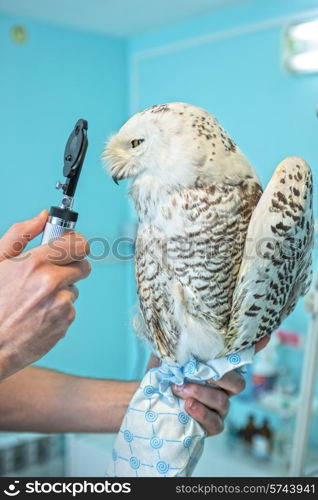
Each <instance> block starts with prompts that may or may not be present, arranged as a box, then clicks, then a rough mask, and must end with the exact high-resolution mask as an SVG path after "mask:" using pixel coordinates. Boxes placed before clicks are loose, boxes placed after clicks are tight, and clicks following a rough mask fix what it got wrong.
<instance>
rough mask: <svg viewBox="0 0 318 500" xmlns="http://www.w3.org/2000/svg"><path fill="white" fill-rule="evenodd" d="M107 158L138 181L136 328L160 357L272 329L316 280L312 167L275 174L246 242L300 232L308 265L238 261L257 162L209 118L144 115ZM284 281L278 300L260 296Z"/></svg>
mask: <svg viewBox="0 0 318 500" xmlns="http://www.w3.org/2000/svg"><path fill="white" fill-rule="evenodd" d="M105 158H106V159H107V161H108V163H109V166H110V171H111V174H112V176H113V177H114V178H115V179H117V180H120V179H123V178H127V177H133V178H134V180H133V184H132V188H131V194H132V197H133V200H134V202H135V206H136V210H137V213H138V217H139V228H138V235H137V241H136V279H137V284H138V293H139V301H140V317H139V319H138V330H139V333H140V334H141V335H142V336H143V337H144V338H146V339H147V341H148V342H149V343H150V345H151V346H152V348H153V350H154V351H155V352H157V354H158V355H160V356H161V357H164V358H166V359H168V360H170V361H171V360H174V361H177V362H179V363H180V364H184V363H185V362H186V361H187V360H188V359H189V357H190V356H195V357H196V358H198V359H200V360H203V361H205V360H208V359H212V358H213V357H217V356H220V355H224V354H229V353H230V352H232V351H237V350H240V349H241V348H243V347H247V346H248V345H252V344H253V343H254V342H255V341H256V340H257V339H259V338H261V337H262V336H264V335H266V334H268V333H271V327H272V326H273V329H274V326H275V328H276V327H277V326H278V323H279V321H280V320H281V319H282V318H283V317H284V315H286V314H288V313H289V312H290V311H291V310H292V308H293V307H294V306H295V303H296V301H297V298H298V297H299V295H301V294H303V293H304V291H305V288H306V287H305V282H306V283H307V282H308V279H309V274H310V273H309V268H310V252H311V247H312V237H311V232H312V219H311V217H312V206H311V196H312V194H311V177H310V170H309V168H308V166H307V165H306V164H305V162H303V161H302V160H300V159H295V158H291V159H287V160H286V161H285V163H284V162H283V164H281V165H280V166H279V167H278V169H277V171H276V174H275V175H274V178H273V180H272V182H271V183H270V185H269V186H268V188H267V189H266V191H265V193H264V195H263V196H262V198H261V201H260V204H259V205H258V206H257V209H256V211H255V214H254V215H253V218H252V222H251V225H250V227H249V232H248V240H247V244H246V247H245V251H246V250H247V246H248V241H249V239H250V238H252V239H253V240H254V241H255V242H256V244H257V245H259V240H260V238H264V237H269V236H270V237H271V238H273V237H275V236H276V235H277V236H278V240H279V242H278V243H280V244H281V243H282V241H283V240H284V236H286V235H287V234H288V237H290V236H291V235H292V236H293V237H294V236H295V235H296V234H297V236H299V239H300V242H299V243H300V246H301V249H302V256H301V258H300V259H298V261H297V262H295V260H294V261H293V262H294V263H292V262H291V261H288V264H286V261H284V262H283V263H281V262H280V263H278V261H277V259H276V257H275V259H274V258H273V257H270V258H269V259H267V260H266V259H265V257H264V258H262V257H259V256H257V258H255V259H254V260H253V259H252V260H248V259H247V258H246V255H244V259H243V263H242V265H241V262H242V258H243V252H244V246H245V240H246V234H247V231H248V226H249V222H250V219H251V216H252V213H253V211H254V209H255V207H256V205H257V203H258V202H259V199H260V197H261V194H262V190H261V188H260V185H259V181H258V178H257V175H256V173H255V171H254V169H253V167H252V166H251V165H250V163H249V162H248V160H247V159H246V158H245V156H244V155H243V153H242V152H241V151H240V150H239V149H238V148H237V146H236V145H235V144H234V142H233V141H232V140H231V139H230V137H229V136H228V135H227V133H226V132H225V131H224V130H223V129H222V127H220V125H219V124H218V122H217V121H216V119H215V118H213V117H212V116H211V115H210V114H209V113H208V112H207V111H205V110H203V109H201V108H196V107H195V106H191V105H188V104H184V103H170V104H166V105H160V106H154V107H152V108H149V109H148V110H145V111H143V112H141V113H138V114H137V115H135V116H133V117H132V118H131V119H130V120H129V121H128V122H127V123H126V124H125V125H124V126H123V127H122V128H121V129H120V131H119V133H118V134H117V135H115V136H114V137H113V138H111V139H110V141H109V143H108V145H107V148H106V150H105ZM290 176H291V177H290ZM282 179H283V180H282ZM278 187H279V188H278ZM280 188H281V189H280ZM287 222H288V227H289V229H288V230H287V229H286V224H287ZM281 224H282V226H281ZM277 225H278V228H276V226H277ZM272 226H274V227H275V228H276V229H274V230H272V229H271V228H272ZM304 228H305V229H304ZM275 230H276V232H277V234H276V233H275ZM265 260H266V262H265ZM283 275H284V279H283V278H282V276H283ZM238 276H239V281H238V283H237V277H238ZM260 277H261V278H262V283H263V285H262V286H261V287H260V286H259V285H260V284H259V283H258V282H259V281H261V280H260ZM277 279H279V280H280V281H281V283H280V284H279V285H275V284H274V287H275V286H279V289H278V292H277V293H278V295H279V297H278V299H276V298H275V297H274V298H272V297H271V295H270V294H269V293H263V292H264V290H263V289H264V288H266V287H270V286H271V284H272V282H274V283H276V282H277ZM233 294H234V296H233ZM255 295H256V297H255ZM258 295H260V297H258ZM233 297H234V300H233ZM253 307H254V308H253ZM251 308H252V310H250V309H251ZM259 311H261V313H259V314H258V312H259Z"/></svg>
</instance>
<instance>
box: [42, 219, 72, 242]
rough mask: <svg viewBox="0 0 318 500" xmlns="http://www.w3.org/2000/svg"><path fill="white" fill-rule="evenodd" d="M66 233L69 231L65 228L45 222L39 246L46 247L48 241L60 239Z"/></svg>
mask: <svg viewBox="0 0 318 500" xmlns="http://www.w3.org/2000/svg"><path fill="white" fill-rule="evenodd" d="M66 231H69V229H67V228H66V227H62V226H59V225H58V224H51V222H47V223H46V226H45V229H44V232H43V236H42V241H41V245H46V244H47V243H49V242H50V241H53V240H57V238H60V237H61V236H62V235H63V234H64V233H65V232H66Z"/></svg>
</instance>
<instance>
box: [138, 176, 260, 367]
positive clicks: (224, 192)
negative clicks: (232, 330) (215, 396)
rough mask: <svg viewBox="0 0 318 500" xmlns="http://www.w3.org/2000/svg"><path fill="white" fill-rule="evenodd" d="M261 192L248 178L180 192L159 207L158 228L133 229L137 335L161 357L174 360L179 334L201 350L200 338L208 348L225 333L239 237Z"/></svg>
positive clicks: (242, 239) (239, 252)
mask: <svg viewBox="0 0 318 500" xmlns="http://www.w3.org/2000/svg"><path fill="white" fill-rule="evenodd" d="M261 192H262V191H261V188H260V186H259V184H258V183H257V182H256V180H255V179H247V180H245V181H242V182H239V183H237V184H233V185H231V184H222V185H220V186H211V187H210V188H196V189H188V190H183V191H181V192H178V193H174V194H173V195H172V196H171V197H170V199H169V200H168V202H166V203H164V204H163V205H162V207H161V214H160V217H159V219H160V220H158V225H157V226H154V225H141V226H140V227H139V231H138V238H137V244H136V277H137V283H138V293H139V298H140V307H141V313H142V316H143V319H144V322H145V325H146V328H145V329H144V330H145V331H146V332H147V333H144V336H146V338H147V339H148V340H149V341H150V342H152V343H155V346H156V349H157V351H158V352H159V353H160V355H161V356H162V357H166V356H167V357H169V358H173V359H175V354H176V350H177V348H178V344H179V340H180V336H181V334H183V335H184V332H188V336H187V338H185V337H184V336H183V338H182V344H187V345H189V350H190V351H191V347H190V344H191V342H192V340H193V342H196V344H197V345H198V346H201V347H202V349H203V350H204V351H205V341H206V345H208V352H211V353H212V347H211V344H212V343H213V342H211V341H212V339H213V336H214V339H215V340H217V338H218V336H223V337H224V336H225V334H226V328H227V325H228V322H229V318H230V311H231V302H232V294H233V291H234V287H235V283H236V279H237V275H238V272H239V267H240V263H241V258H242V252H243V248H244V242H245V236H246V232H247V228H248V224H249V220H250V217H251V214H252V212H253V210H254V208H255V206H256V204H257V202H258V200H259V198H260V195H261ZM159 228H160V229H159ZM150 245H151V246H150ZM190 331H191V332H193V334H192V333H190ZM200 335H201V337H202V338H200ZM203 337H204V338H203ZM223 337H222V347H221V348H223ZM215 343H216V342H215ZM215 343H214V344H215ZM185 347H186V346H185ZM199 348H200V347H199ZM219 350H220V348H218V352H219ZM206 354H207V352H204V355H206ZM202 357H203V354H202ZM202 357H201V359H202Z"/></svg>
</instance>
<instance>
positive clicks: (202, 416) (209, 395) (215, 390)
mask: <svg viewBox="0 0 318 500" xmlns="http://www.w3.org/2000/svg"><path fill="white" fill-rule="evenodd" d="M268 342H269V337H264V338H263V339H261V340H260V341H259V342H258V343H257V344H256V345H255V352H259V351H260V350H261V349H264V347H265V346H266V345H267V343H268ZM159 364H160V361H159V360H158V359H157V358H155V357H154V356H152V357H151V359H150V363H149V365H148V368H153V367H155V366H158V365H159ZM210 382H212V383H213V384H215V385H216V386H217V387H209V386H206V385H200V384H195V383H190V382H186V383H184V384H183V385H182V386H180V385H179V386H178V385H175V384H174V385H173V386H172V391H173V392H174V394H175V395H176V396H178V397H180V398H181V399H184V400H185V403H184V409H185V410H186V412H187V413H189V415H190V416H191V417H192V418H194V419H195V420H197V422H199V423H200V424H201V425H202V427H203V428H204V430H205V431H206V433H207V436H215V435H216V434H220V433H221V432H222V431H223V429H224V419H225V417H226V415H227V414H228V411H229V407H230V397H231V396H234V395H236V394H239V393H240V392H242V391H243V390H244V389H245V379H244V377H243V376H242V375H240V374H239V373H238V372H237V371H235V370H233V371H231V372H228V373H226V374H225V375H224V376H223V377H222V378H221V379H220V380H216V381H215V380H211V381H210Z"/></svg>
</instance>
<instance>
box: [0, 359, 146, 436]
mask: <svg viewBox="0 0 318 500" xmlns="http://www.w3.org/2000/svg"><path fill="white" fill-rule="evenodd" d="M137 385H138V383H137V382H119V381H116V380H98V379H91V378H85V377H76V376H73V375H67V374H65V373H60V372H56V371H52V370H45V369H43V368H36V367H29V368H25V369H24V370H21V371H20V372H19V373H17V374H15V375H12V376H11V377H9V378H7V379H6V380H4V381H3V382H1V383H0V430H5V431H30V432H45V433H47V432H114V431H117V430H118V428H119V426H120V423H121V420H122V418H123V416H124V413H125V411H126V408H127V405H128V403H129V401H130V399H131V397H132V395H133V393H134V392H135V390H136V389H137Z"/></svg>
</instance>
